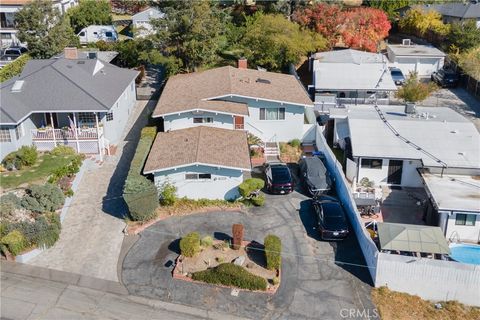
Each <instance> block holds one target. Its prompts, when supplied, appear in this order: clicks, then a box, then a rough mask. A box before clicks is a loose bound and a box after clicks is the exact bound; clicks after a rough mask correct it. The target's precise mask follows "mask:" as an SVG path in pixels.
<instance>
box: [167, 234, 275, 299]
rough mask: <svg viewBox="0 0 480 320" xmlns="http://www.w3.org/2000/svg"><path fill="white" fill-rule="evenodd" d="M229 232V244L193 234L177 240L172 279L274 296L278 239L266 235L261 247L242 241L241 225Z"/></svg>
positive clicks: (253, 242)
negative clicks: (231, 237) (178, 253)
mask: <svg viewBox="0 0 480 320" xmlns="http://www.w3.org/2000/svg"><path fill="white" fill-rule="evenodd" d="M238 230H241V231H238ZM233 231H234V232H233V234H234V237H233V241H230V240H214V239H213V238H212V237H210V236H205V237H203V238H200V235H199V234H198V233H197V232H192V233H189V234H187V235H185V236H184V237H183V238H182V239H181V240H180V251H181V254H180V256H179V257H178V258H177V261H176V266H175V268H174V270H173V277H174V278H176V279H181V280H186V281H200V282H206V283H210V284H215V285H220V286H225V287H234V288H239V289H245V290H253V291H266V292H268V293H275V292H276V290H277V289H278V287H279V285H280V264H281V255H280V251H281V241H280V239H279V238H278V237H277V236H275V235H268V236H267V237H265V241H264V245H262V244H260V243H258V242H255V241H242V240H241V239H242V238H243V226H242V225H234V227H233ZM236 231H237V232H236Z"/></svg>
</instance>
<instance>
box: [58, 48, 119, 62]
mask: <svg viewBox="0 0 480 320" xmlns="http://www.w3.org/2000/svg"><path fill="white" fill-rule="evenodd" d="M116 56H118V52H117V51H100V50H88V49H87V50H81V49H79V50H78V58H79V59H95V57H96V59H98V60H102V61H105V62H108V63H109V62H110V61H112V60H113V59H115V57H116ZM64 57H65V55H64V53H61V54H60V55H59V56H58V57H57V58H64ZM92 57H93V58H92Z"/></svg>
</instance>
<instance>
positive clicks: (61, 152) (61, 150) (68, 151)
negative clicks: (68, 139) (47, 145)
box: [49, 145, 77, 156]
mask: <svg viewBox="0 0 480 320" xmlns="http://www.w3.org/2000/svg"><path fill="white" fill-rule="evenodd" d="M49 153H50V154H51V155H53V156H72V155H74V154H76V153H77V152H76V151H75V149H73V148H71V147H69V146H66V145H58V146H56V147H55V148H53V149H52V150H51V151H49Z"/></svg>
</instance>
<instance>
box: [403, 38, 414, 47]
mask: <svg viewBox="0 0 480 320" xmlns="http://www.w3.org/2000/svg"><path fill="white" fill-rule="evenodd" d="M402 45H404V46H411V45H412V40H410V39H403V40H402Z"/></svg>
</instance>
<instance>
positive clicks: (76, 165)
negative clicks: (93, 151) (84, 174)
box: [48, 155, 83, 191]
mask: <svg viewBox="0 0 480 320" xmlns="http://www.w3.org/2000/svg"><path fill="white" fill-rule="evenodd" d="M82 162H83V158H82V156H81V155H77V156H75V157H74V158H73V159H72V161H71V162H70V163H69V164H67V165H64V166H63V167H60V168H57V169H55V170H53V171H52V174H51V175H50V177H49V178H48V182H49V183H58V182H59V181H60V180H62V178H64V177H73V176H74V175H75V174H77V173H78V171H80V167H81V166H82ZM69 188H70V186H68V187H65V188H61V189H62V190H63V191H66V190H68V189H69Z"/></svg>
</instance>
